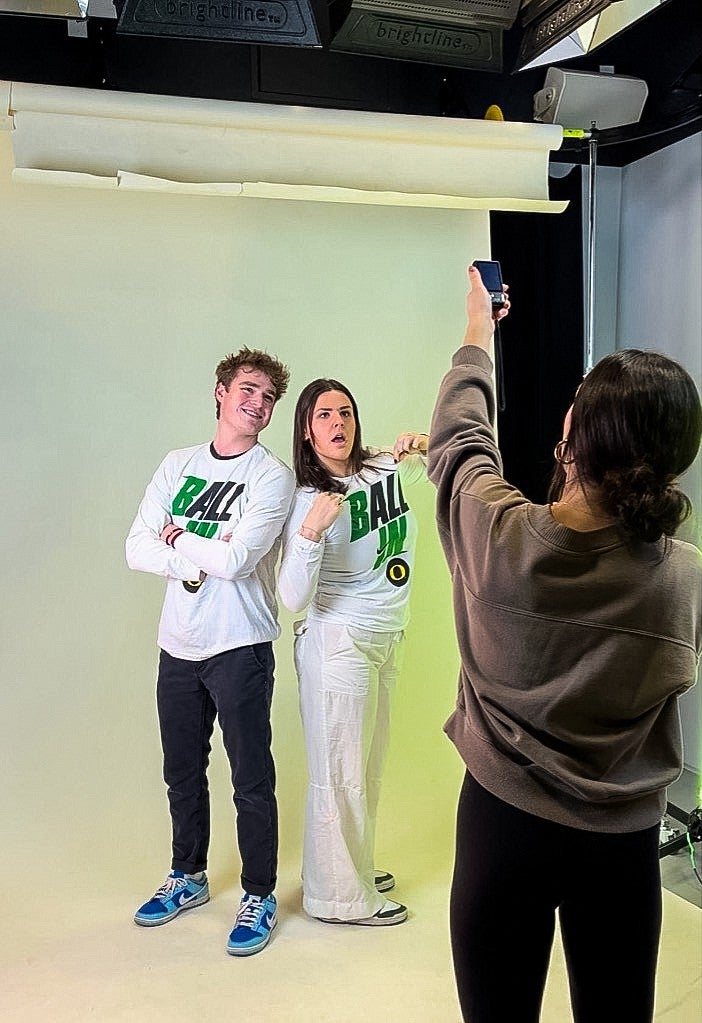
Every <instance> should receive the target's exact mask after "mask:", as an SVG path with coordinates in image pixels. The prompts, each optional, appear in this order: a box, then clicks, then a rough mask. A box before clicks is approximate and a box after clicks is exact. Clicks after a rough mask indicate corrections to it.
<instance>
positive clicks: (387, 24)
mask: <svg viewBox="0 0 702 1023" xmlns="http://www.w3.org/2000/svg"><path fill="white" fill-rule="evenodd" d="M520 3H521V0H425V2H422V0H353V2H352V4H351V13H350V14H349V16H348V17H347V18H346V20H345V21H344V23H343V25H342V26H341V28H340V30H339V32H338V33H337V34H336V36H335V37H334V39H333V42H332V45H331V48H332V49H333V50H343V51H346V52H349V53H364V54H368V55H370V56H374V57H395V58H397V59H399V60H413V61H420V62H422V63H424V64H439V65H444V66H448V67H462V68H477V69H479V70H482V71H501V70H502V33H503V30H504V29H507V28H511V26H512V25H513V24H514V22H515V20H516V17H517V13H518V11H519V6H520Z"/></svg>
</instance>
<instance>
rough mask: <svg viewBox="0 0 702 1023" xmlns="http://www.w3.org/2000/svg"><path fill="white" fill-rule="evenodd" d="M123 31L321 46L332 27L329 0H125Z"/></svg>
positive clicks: (119, 31)
mask: <svg viewBox="0 0 702 1023" xmlns="http://www.w3.org/2000/svg"><path fill="white" fill-rule="evenodd" d="M117 34H118V35H120V34H121V35H138V36H169V37H175V38H179V39H207V40H217V41H227V40H228V41H231V42H237V43H270V44H273V45H275V46H297V47H311V48H321V47H323V46H327V45H328V44H329V41H330V38H331V27H330V19H329V8H328V4H327V0H125V2H124V6H123V8H122V10H121V12H120V15H119V20H118V23H117Z"/></svg>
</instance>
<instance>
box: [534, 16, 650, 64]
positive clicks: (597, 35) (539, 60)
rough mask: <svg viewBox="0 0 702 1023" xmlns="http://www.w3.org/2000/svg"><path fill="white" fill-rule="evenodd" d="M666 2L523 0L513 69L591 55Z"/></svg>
mask: <svg viewBox="0 0 702 1023" xmlns="http://www.w3.org/2000/svg"><path fill="white" fill-rule="evenodd" d="M664 3H667V0H523V3H522V6H521V18H520V20H521V24H522V25H523V28H524V31H523V34H522V38H521V42H520V46H519V53H518V55H517V63H516V67H515V70H517V71H523V70H527V69H528V68H533V67H538V66H540V65H542V64H556V63H560V62H561V61H564V60H570V59H572V58H575V57H582V56H583V55H585V54H588V53H592V51H593V50H596V49H597V48H598V47H599V46H602V45H603V43H606V42H607V41H608V40H610V39H612V38H613V37H614V36H616V35H618V34H619V33H620V32H623V31H624V29H626V28H628V26H629V25H632V24H634V22H636V21H638V20H639V19H640V18H642V17H644V15H646V14H649V13H650V12H651V11H652V10H654V9H655V8H657V7H660V6H661V4H664Z"/></svg>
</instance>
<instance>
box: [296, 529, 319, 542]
mask: <svg viewBox="0 0 702 1023" xmlns="http://www.w3.org/2000/svg"><path fill="white" fill-rule="evenodd" d="M298 532H299V534H300V536H304V538H305V540H312V541H313V542H314V543H319V542H320V540H321V539H322V534H321V533H320V532H319V530H317V529H312V527H311V526H300V528H299V530H298Z"/></svg>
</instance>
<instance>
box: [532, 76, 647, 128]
mask: <svg viewBox="0 0 702 1023" xmlns="http://www.w3.org/2000/svg"><path fill="white" fill-rule="evenodd" d="M647 96H648V86H647V85H646V83H645V82H644V80H643V79H642V78H627V77H625V76H624V75H606V74H594V73H591V72H587V71H564V70H563V69H562V68H558V67H550V68H549V69H548V71H547V72H546V81H545V82H544V87H543V89H541V90H540V91H539V92H537V93H536V94H535V95H534V120H535V121H544V122H546V123H548V124H560V125H562V126H563V127H564V128H583V129H588V128H590V127H591V124H592V122H593V121H594V122H595V126H596V128H598V129H600V130H604V129H605V128H617V127H619V126H620V125H622V124H634V123H636V122H637V121H638V120H640V118H641V113H642V111H643V107H644V103H645V102H646V97H647Z"/></svg>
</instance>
